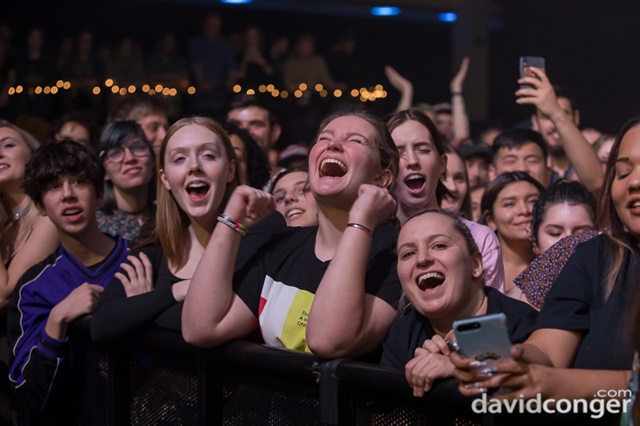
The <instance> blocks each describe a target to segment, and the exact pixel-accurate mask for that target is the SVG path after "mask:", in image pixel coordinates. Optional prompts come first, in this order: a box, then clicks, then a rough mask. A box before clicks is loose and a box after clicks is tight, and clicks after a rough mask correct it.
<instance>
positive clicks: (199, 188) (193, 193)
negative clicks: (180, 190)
mask: <svg viewBox="0 0 640 426" xmlns="http://www.w3.org/2000/svg"><path fill="white" fill-rule="evenodd" d="M207 192H209V184H207V183H205V182H193V183H190V184H189V185H187V194H189V197H191V198H196V199H199V198H202V197H204V196H205V195H207Z"/></svg>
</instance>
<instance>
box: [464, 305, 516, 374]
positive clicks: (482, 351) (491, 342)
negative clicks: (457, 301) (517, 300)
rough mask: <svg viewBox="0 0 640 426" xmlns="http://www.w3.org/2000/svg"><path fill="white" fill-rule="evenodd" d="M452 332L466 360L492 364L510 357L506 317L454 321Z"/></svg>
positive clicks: (495, 315)
mask: <svg viewBox="0 0 640 426" xmlns="http://www.w3.org/2000/svg"><path fill="white" fill-rule="evenodd" d="M453 332H454V334H455V336H456V343H457V347H458V349H459V351H460V353H461V354H462V355H464V356H465V357H467V358H473V359H475V360H477V361H483V362H486V363H487V364H493V363H497V362H500V361H501V360H503V359H508V358H510V357H511V341H510V340H509V333H508V332H507V317H506V316H505V315H504V314H502V313H500V314H493V315H485V316H482V317H475V318H468V319H463V320H459V321H454V323H453Z"/></svg>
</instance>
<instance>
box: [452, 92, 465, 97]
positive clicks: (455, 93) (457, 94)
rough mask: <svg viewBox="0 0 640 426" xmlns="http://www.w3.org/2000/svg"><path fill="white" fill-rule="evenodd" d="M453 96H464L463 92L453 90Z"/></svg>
mask: <svg viewBox="0 0 640 426" xmlns="http://www.w3.org/2000/svg"><path fill="white" fill-rule="evenodd" d="M451 96H462V92H451Z"/></svg>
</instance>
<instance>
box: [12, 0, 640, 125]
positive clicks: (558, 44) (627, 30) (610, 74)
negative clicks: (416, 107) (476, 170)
mask: <svg viewBox="0 0 640 426" xmlns="http://www.w3.org/2000/svg"><path fill="white" fill-rule="evenodd" d="M265 3H266V2H265ZM302 3H304V2H302ZM389 3H393V2H389ZM496 4H497V5H498V6H500V9H501V11H499V12H498V13H495V14H493V15H492V17H491V20H490V22H491V25H490V28H491V30H490V47H489V52H490V65H489V93H490V99H489V105H490V119H489V120H486V121H483V122H476V123H473V128H472V130H473V131H474V133H475V132H477V131H479V130H480V129H481V128H482V126H484V125H487V124H490V123H491V122H498V123H500V124H502V125H504V126H511V125H513V124H515V123H517V122H519V121H521V120H522V119H524V118H526V117H527V116H528V115H529V114H530V112H531V111H530V110H529V109H527V108H525V107H520V106H517V105H516V104H515V102H514V99H515V98H514V95H513V93H514V92H515V90H516V89H517V84H516V79H517V76H518V57H519V56H520V55H531V56H544V57H545V58H546V62H547V73H548V74H549V77H550V79H551V81H552V82H554V83H558V84H560V85H562V86H564V87H566V88H567V89H568V90H569V92H570V93H571V94H572V95H573V96H574V97H575V98H576V100H577V103H578V106H579V107H580V109H581V113H582V126H581V127H596V128H598V129H600V130H602V131H606V132H615V131H617V129H619V128H620V127H621V126H622V124H623V123H624V122H625V121H626V120H627V119H628V118H629V117H631V116H633V115H635V114H637V113H638V110H639V108H638V106H637V105H638V103H637V100H636V98H637V95H638V93H640V81H639V79H638V78H637V75H638V66H637V65H638V63H639V61H638V55H639V54H640V49H639V47H640V46H639V43H640V25H638V22H637V21H638V18H639V17H640V2H636V1H620V0H614V1H607V2H602V1H589V0H581V1H579V0H535V1H520V0H496ZM1 9H2V13H0V22H6V23H8V24H9V25H10V26H11V28H12V29H13V33H14V36H13V47H14V48H20V47H21V46H22V44H23V42H24V38H25V36H26V34H27V32H28V30H29V29H30V28H32V27H34V26H38V27H41V28H42V29H43V30H44V31H45V40H46V44H47V46H48V47H47V48H48V49H51V52H52V53H55V52H56V51H57V47H58V43H59V40H60V39H61V38H62V37H64V36H75V35H77V34H78V33H79V32H80V31H82V30H84V29H90V30H92V31H93V32H94V36H95V45H100V44H103V43H109V44H112V45H113V46H115V45H116V43H117V42H118V41H119V40H120V39H121V38H122V37H124V36H131V37H134V38H136V39H137V40H139V41H140V42H141V44H142V46H143V47H144V49H145V52H146V53H150V52H152V51H153V43H154V41H155V40H156V39H157V38H158V37H159V36H160V35H162V34H163V33H165V32H173V33H175V34H176V35H177V37H178V40H179V42H180V43H181V45H182V46H184V45H185V44H186V42H187V40H188V39H189V38H191V37H192V36H194V35H197V34H198V33H199V31H200V22H201V20H202V18H203V16H204V15H205V14H206V13H209V12H215V11H217V12H220V13H221V15H222V17H223V20H224V27H223V33H224V34H225V35H228V34H229V33H231V32H236V31H242V30H243V29H244V27H245V26H247V25H248V24H258V25H260V26H261V27H262V29H263V31H264V33H265V37H266V39H267V40H271V39H273V38H274V37H275V36H278V35H288V36H289V37H290V38H291V39H293V38H294V37H295V36H296V35H297V34H298V33H300V32H302V31H309V32H312V33H314V34H315V35H316V37H317V45H318V50H319V51H320V52H321V53H325V52H328V51H329V49H330V47H331V46H332V45H333V44H334V43H335V42H336V41H337V40H338V38H339V36H340V34H341V33H342V32H343V31H344V30H345V29H348V28H349V29H354V30H355V31H356V32H357V35H358V39H359V41H360V42H359V49H360V50H361V52H362V54H363V55H365V56H366V57H367V61H368V64H369V70H370V74H371V76H370V77H369V78H368V79H369V80H373V81H375V82H379V83H381V84H383V85H385V87H386V88H387V89H388V90H389V91H390V96H389V98H387V99H386V100H384V101H376V105H375V106H376V109H379V110H381V111H385V112H388V111H390V110H392V109H393V108H394V106H395V102H396V101H397V96H395V94H393V93H391V92H392V91H393V89H392V88H390V85H389V84H388V82H387V80H386V78H385V77H384V74H383V72H382V67H383V66H384V65H385V64H390V65H393V66H394V67H395V68H396V69H397V70H398V71H399V72H400V73H401V74H403V75H405V76H407V77H408V78H409V79H410V80H412V82H413V83H414V86H415V97H414V99H415V101H427V102H430V103H436V102H441V101H446V100H447V98H448V91H449V88H448V86H449V80H450V78H451V76H452V75H453V73H454V72H455V70H454V69H452V63H453V58H452V53H451V45H452V24H448V23H441V22H437V20H435V19H431V20H429V19H422V22H418V21H419V20H418V19H413V20H412V19H406V18H404V19H403V18H402V17H398V18H375V17H355V16H353V14H351V16H340V14H339V13H337V12H335V10H333V9H332V10H324V9H323V7H322V2H318V3H309V4H308V7H304V6H303V7H302V10H303V11H302V12H301V11H300V9H301V8H298V10H297V11H295V12H291V11H286V10H282V9H274V10H266V9H257V8H249V7H246V6H223V5H220V4H219V3H218V2H216V1H209V2H205V1H200V2H186V1H173V2H170V1H150V0H145V1H111V2H104V1H83V2H80V1H65V2H61V1H50V2H33V1H25V2H12V3H10V4H4V5H3V6H1ZM434 13H435V12H434ZM469 78H470V79H471V78H473V64H472V65H471V70H470V75H469ZM365 83H368V82H365Z"/></svg>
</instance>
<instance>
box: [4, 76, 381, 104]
mask: <svg viewBox="0 0 640 426" xmlns="http://www.w3.org/2000/svg"><path fill="white" fill-rule="evenodd" d="M182 87H183V89H181V90H184V91H185V92H186V93H188V94H189V95H194V94H195V93H196V90H197V89H196V87H195V86H189V87H186V88H184V86H182ZM70 88H71V83H70V82H68V81H64V80H57V81H56V83H55V85H51V86H35V87H28V88H24V87H23V86H21V85H18V86H15V87H9V88H8V89H7V93H8V94H9V95H16V94H19V93H22V92H23V91H27V93H29V94H30V95H34V94H35V95H40V94H45V95H49V94H51V95H55V94H58V93H59V92H60V91H61V90H62V89H64V90H68V89H70ZM103 88H109V89H110V91H111V93H113V94H116V95H118V94H119V95H121V96H125V95H126V94H128V93H135V92H136V91H137V90H138V89H140V90H142V91H143V92H145V93H148V94H149V95H156V94H158V95H163V96H171V97H174V96H177V95H178V94H179V93H180V92H181V90H179V89H178V88H172V87H164V86H163V85H162V84H156V85H155V86H151V85H149V84H144V85H142V86H139V87H138V86H136V85H133V84H131V85H129V86H125V87H120V86H118V85H117V84H115V80H113V79H111V78H108V79H106V80H105V81H104V85H103V86H102V87H101V86H100V85H98V86H95V87H93V88H92V89H91V92H92V93H93V94H94V95H99V94H100V93H102V90H103ZM232 89H233V91H234V92H235V93H241V92H243V91H244V93H246V94H247V95H256V94H257V93H258V92H259V93H267V92H268V93H271V96H272V97H274V98H278V97H280V98H281V99H287V98H288V97H289V96H294V97H296V98H302V97H304V96H305V92H306V91H307V90H308V89H309V85H308V84H306V83H300V84H299V85H298V89H296V90H295V91H294V92H293V93H289V92H288V91H286V90H282V91H280V90H278V89H277V88H276V87H275V85H273V84H268V85H265V84H261V85H260V86H258V88H257V89H254V88H245V89H244V90H243V89H242V86H241V85H239V84H236V85H234V86H233V88H232ZM313 89H314V90H315V92H317V93H318V96H319V97H321V98H325V97H328V96H330V95H333V97H335V98H340V97H342V96H344V95H345V94H347V93H348V94H351V96H352V97H354V98H357V99H359V100H360V101H361V102H367V101H369V102H373V101H375V100H377V99H384V98H386V97H387V96H388V93H387V91H386V90H384V87H383V85H382V84H376V85H375V86H372V87H369V88H366V87H361V88H359V89H358V88H353V89H351V90H348V91H346V92H343V91H342V90H340V89H335V90H333V91H329V90H327V89H325V87H324V86H323V85H322V84H321V83H318V84H315V85H313Z"/></svg>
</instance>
